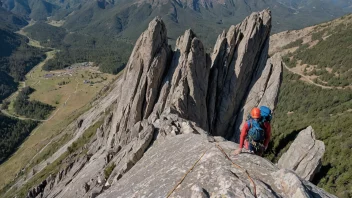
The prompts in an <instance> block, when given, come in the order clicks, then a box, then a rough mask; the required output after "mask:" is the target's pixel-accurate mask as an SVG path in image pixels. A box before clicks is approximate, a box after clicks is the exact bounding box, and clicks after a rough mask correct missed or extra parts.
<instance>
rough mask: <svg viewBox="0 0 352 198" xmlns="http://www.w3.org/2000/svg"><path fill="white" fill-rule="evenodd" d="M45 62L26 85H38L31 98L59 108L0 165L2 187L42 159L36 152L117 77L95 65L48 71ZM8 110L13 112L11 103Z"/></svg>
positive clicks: (29, 77)
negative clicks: (44, 67)
mask: <svg viewBox="0 0 352 198" xmlns="http://www.w3.org/2000/svg"><path fill="white" fill-rule="evenodd" d="M47 56H48V58H49V59H50V58H52V57H54V56H55V51H51V52H48V53H47ZM48 58H47V59H46V60H48ZM44 64H45V61H43V62H42V63H40V64H39V65H37V66H36V67H35V68H34V69H33V70H32V71H31V72H30V73H28V74H27V75H26V78H27V80H26V81H25V82H23V85H24V84H25V85H26V86H30V87H32V88H34V89H35V92H34V93H32V94H31V95H30V99H31V100H38V101H41V102H43V103H46V104H50V105H52V106H54V107H55V108H56V109H55V110H54V111H53V112H52V114H51V115H50V116H49V117H48V119H47V120H46V121H43V122H42V124H40V125H39V126H38V127H37V128H36V129H34V131H33V132H32V133H31V135H30V136H29V137H28V138H27V139H26V140H25V142H23V144H22V145H21V147H20V148H19V149H18V150H17V151H16V153H14V154H13V155H12V156H11V157H10V158H9V159H8V160H7V161H5V162H4V163H3V164H1V165H0V175H2V179H1V180H0V189H2V188H4V187H5V185H6V184H8V183H10V182H11V181H13V179H15V175H16V174H17V173H19V172H20V170H21V169H22V168H24V167H25V166H27V165H28V163H29V162H32V163H37V162H39V161H38V160H33V159H32V158H33V157H34V156H35V155H36V154H37V152H38V151H40V150H41V149H42V148H43V147H45V146H46V145H47V144H48V143H49V142H50V141H51V139H52V138H54V137H56V136H57V135H58V134H60V133H61V132H62V130H63V129H64V128H65V127H66V126H67V125H68V124H69V123H70V122H72V121H74V119H75V118H77V117H78V116H79V115H80V114H82V113H83V112H85V111H86V110H87V109H88V108H89V107H90V102H92V100H93V99H94V98H95V96H96V95H97V93H98V92H99V91H100V90H101V89H102V88H103V87H104V86H105V85H108V84H110V82H111V81H113V79H114V78H115V76H114V75H110V74H105V73H100V72H99V71H97V68H96V67H80V68H77V69H75V70H72V71H70V72H69V71H68V70H61V71H51V72H48V71H44V70H43V69H42V66H43V65H44ZM64 73H66V74H64ZM48 74H55V75H54V76H52V77H50V78H49V77H47V78H46V76H45V75H48ZM84 81H89V83H87V82H86V83H84ZM14 99H15V97H12V100H14ZM9 111H10V113H13V111H12V110H11V105H10V110H9ZM64 137H66V140H65V139H63V140H62V143H64V142H65V141H67V140H68V139H69V136H64ZM59 146H60V145H58V144H54V145H53V147H56V148H58V147H59ZM49 148H50V149H55V148H52V147H49Z"/></svg>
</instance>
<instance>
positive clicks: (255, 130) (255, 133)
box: [247, 119, 265, 142]
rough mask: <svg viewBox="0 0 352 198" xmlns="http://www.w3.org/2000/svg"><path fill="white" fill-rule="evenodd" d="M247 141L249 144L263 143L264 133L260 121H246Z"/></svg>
mask: <svg viewBox="0 0 352 198" xmlns="http://www.w3.org/2000/svg"><path fill="white" fill-rule="evenodd" d="M248 126H249V131H248V135H247V137H248V140H249V142H252V141H254V142H264V140H265V131H264V128H263V123H262V122H261V121H258V120H255V119H250V120H248Z"/></svg>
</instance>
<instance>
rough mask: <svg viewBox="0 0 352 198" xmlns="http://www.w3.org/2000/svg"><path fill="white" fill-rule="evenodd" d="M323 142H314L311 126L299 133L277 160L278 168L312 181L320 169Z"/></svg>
mask: <svg viewBox="0 0 352 198" xmlns="http://www.w3.org/2000/svg"><path fill="white" fill-rule="evenodd" d="M324 152H325V145H324V142H322V141H319V140H316V139H315V134H314V130H313V128H312V127H311V126H309V127H308V128H306V129H304V130H303V131H301V132H300V133H299V134H298V136H297V137H296V139H295V140H294V142H293V143H292V144H291V146H290V148H289V149H288V151H287V152H286V153H284V154H283V155H282V157H281V158H280V159H279V162H278V166H279V167H280V168H286V169H290V170H293V171H295V172H296V173H297V175H299V176H300V177H301V178H303V179H306V180H308V181H312V180H313V178H314V175H315V174H316V173H317V172H318V171H319V170H320V168H321V165H322V164H321V159H322V158H323V155H324Z"/></svg>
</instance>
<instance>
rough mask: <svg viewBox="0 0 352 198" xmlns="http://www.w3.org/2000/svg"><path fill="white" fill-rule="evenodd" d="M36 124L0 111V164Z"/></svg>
mask: <svg viewBox="0 0 352 198" xmlns="http://www.w3.org/2000/svg"><path fill="white" fill-rule="evenodd" d="M37 124H38V123H37V122H34V121H31V120H18V119H13V118H10V117H7V116H5V115H3V114H2V113H1V112H0V164H1V163H3V162H4V161H5V160H6V159H7V158H8V157H10V155H11V154H12V153H14V152H15V151H16V149H17V147H18V146H20V145H21V143H22V142H23V140H25V138H26V137H27V136H28V135H29V133H30V132H31V131H32V130H33V129H34V128H35V127H36V126H37Z"/></svg>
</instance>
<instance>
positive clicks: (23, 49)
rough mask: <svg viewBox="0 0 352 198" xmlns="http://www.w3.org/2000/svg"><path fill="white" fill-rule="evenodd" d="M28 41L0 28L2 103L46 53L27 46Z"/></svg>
mask: <svg viewBox="0 0 352 198" xmlns="http://www.w3.org/2000/svg"><path fill="white" fill-rule="evenodd" d="M27 41H28V40H27V39H26V38H25V37H23V36H20V35H17V34H15V33H12V32H11V31H10V30H7V29H2V28H0V47H1V50H0V77H1V78H0V102H1V101H2V100H3V99H4V98H6V97H8V96H9V95H10V94H11V93H13V92H14V91H15V90H16V89H17V85H18V83H17V82H18V81H22V80H24V78H25V75H26V74H27V73H28V71H30V70H31V69H32V68H33V67H34V66H35V65H37V64H38V63H39V62H40V61H42V60H43V59H45V54H44V51H43V50H41V49H38V48H35V47H31V46H29V45H27Z"/></svg>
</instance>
